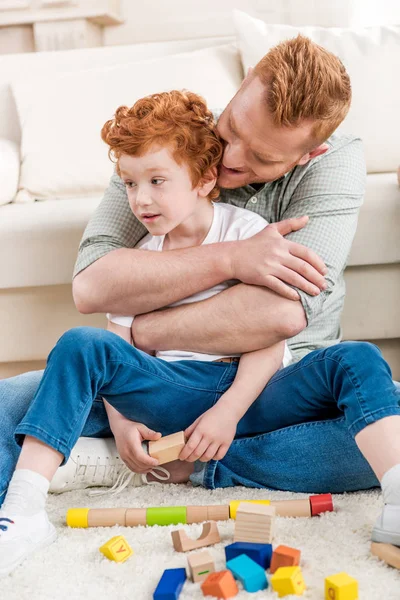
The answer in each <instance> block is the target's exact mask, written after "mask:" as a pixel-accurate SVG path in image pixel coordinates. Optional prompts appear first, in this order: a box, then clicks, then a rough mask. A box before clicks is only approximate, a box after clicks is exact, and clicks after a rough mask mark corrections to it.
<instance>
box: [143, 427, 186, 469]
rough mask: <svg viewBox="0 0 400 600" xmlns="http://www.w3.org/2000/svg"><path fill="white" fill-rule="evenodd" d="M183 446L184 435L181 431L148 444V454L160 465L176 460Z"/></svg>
mask: <svg viewBox="0 0 400 600" xmlns="http://www.w3.org/2000/svg"><path fill="white" fill-rule="evenodd" d="M184 445H185V434H184V433H183V431H178V433H173V434H171V435H166V436H165V437H162V438H160V439H159V440H156V441H155V442H149V454H150V456H151V457H152V458H156V459H157V460H158V462H159V464H160V465H163V464H165V463H168V462H171V461H172V460H177V459H178V457H179V455H180V453H181V450H182V448H183V447H184Z"/></svg>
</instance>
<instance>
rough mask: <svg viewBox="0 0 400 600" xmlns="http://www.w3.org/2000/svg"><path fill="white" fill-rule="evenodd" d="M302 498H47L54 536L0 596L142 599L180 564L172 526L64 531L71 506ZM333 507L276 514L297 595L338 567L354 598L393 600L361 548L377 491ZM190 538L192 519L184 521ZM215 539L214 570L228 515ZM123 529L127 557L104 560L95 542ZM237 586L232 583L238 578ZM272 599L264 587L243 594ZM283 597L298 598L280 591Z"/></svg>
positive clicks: (17, 599)
mask: <svg viewBox="0 0 400 600" xmlns="http://www.w3.org/2000/svg"><path fill="white" fill-rule="evenodd" d="M295 497H298V498H300V497H304V495H303V494H299V495H297V496H296V495H295V494H290V493H285V492H267V491H264V490H250V489H245V488H230V489H220V490H215V491H213V492H211V491H209V490H205V489H200V488H193V487H191V486H190V487H189V486H183V485H156V486H149V487H143V488H136V489H135V490H132V489H131V490H128V491H127V490H125V491H124V492H122V493H121V494H120V495H118V496H116V497H114V498H112V497H107V496H106V497H99V498H96V497H95V498H89V497H88V496H87V492H86V491H82V492H70V493H67V494H62V495H59V496H50V499H49V503H48V508H49V514H50V518H51V520H52V522H53V523H54V524H55V525H56V526H57V529H58V533H59V537H58V540H57V541H56V542H55V543H54V544H53V545H52V546H49V547H48V548H46V549H45V550H42V551H41V552H40V554H37V555H36V556H35V557H33V558H30V559H29V560H28V561H26V562H25V563H24V565H21V566H20V567H19V568H18V569H17V570H16V571H15V572H14V573H13V574H12V575H10V576H8V577H6V578H5V579H3V580H2V581H1V587H0V598H1V600H66V599H69V600H75V599H81V598H82V599H86V600H103V599H104V600H106V599H107V600H150V599H152V598H153V591H154V589H155V587H156V585H157V583H158V581H159V579H160V577H161V575H162V573H163V571H164V569H167V568H175V567H184V566H186V561H187V555H185V554H182V553H177V552H175V551H174V549H173V546H172V542H171V535H170V531H172V530H174V529H177V528H179V526H169V527H147V528H146V527H136V528H133V527H132V528H123V527H118V526H116V527H112V528H96V529H68V528H67V527H66V526H65V524H64V523H65V513H66V510H67V508H72V507H84V506H89V507H93V508H94V507H100V506H104V507H111V506H131V507H134V506H135V507H146V506H169V505H188V504H223V503H227V502H229V501H230V500H233V499H239V498H243V499H250V498H260V499H262V498H264V499H265V498H272V499H283V498H295ZM334 504H335V508H336V512H334V513H329V514H325V515H323V516H322V517H313V518H310V519H306V518H301V519H294V518H278V519H277V527H276V535H275V539H274V547H275V546H276V545H278V544H286V545H289V546H293V547H295V548H299V549H301V552H302V556H301V567H302V571H303V575H304V579H305V582H306V585H307V590H306V592H305V593H304V595H303V598H304V599H312V600H317V599H318V600H323V599H324V579H325V577H326V576H329V575H333V574H334V573H338V572H340V571H346V572H347V573H348V574H349V575H351V576H352V577H355V578H356V579H357V580H358V582H359V592H360V595H359V598H360V600H383V599H384V600H398V599H399V598H400V587H399V586H400V572H399V571H397V570H396V569H392V568H391V567H388V566H386V565H384V564H383V563H381V562H379V561H378V560H377V559H376V558H375V557H372V556H371V555H370V553H369V537H370V532H371V528H372V525H373V523H374V520H375V517H376V516H377V514H378V512H379V510H380V507H381V497H380V493H379V492H378V491H375V490H374V491H371V492H362V493H355V494H346V495H343V496H334ZM184 527H185V529H186V531H187V532H188V534H189V535H191V536H193V537H195V536H196V537H197V536H198V535H199V533H200V530H201V526H200V525H186V526H184ZM218 527H219V530H220V533H221V540H222V542H221V543H220V544H218V545H216V546H211V547H210V548H209V550H210V552H211V554H212V555H213V557H214V559H215V563H216V567H217V570H221V569H223V568H224V567H225V560H224V558H225V554H224V550H223V548H224V546H226V545H228V544H230V543H232V541H233V539H232V536H233V528H234V522H233V521H226V522H219V523H218ZM120 534H123V535H124V536H125V537H126V539H127V540H128V542H129V544H130V545H131V546H132V548H133V550H134V555H133V556H132V557H131V558H130V559H128V560H127V562H125V563H123V564H116V563H113V562H111V561H109V560H108V559H106V558H104V557H103V556H102V554H100V552H99V550H98V549H99V547H100V546H101V545H102V544H104V543H105V542H106V541H107V540H109V539H110V538H111V537H113V536H114V535H120ZM239 585H240V584H239ZM250 597H251V598H254V600H258V599H259V598H271V599H272V598H277V594H275V593H273V592H271V591H270V590H264V591H263V592H257V593H255V594H251V595H250V594H248V593H247V592H245V591H243V590H241V591H240V592H239V594H238V596H236V598H237V599H238V600H244V599H245V598H250ZM200 598H203V594H202V591H201V589H200V584H194V583H191V582H189V581H187V582H186V583H185V586H184V588H183V591H182V593H181V596H180V600H189V599H190V600H196V599H200ZM287 598H292V599H293V598H299V597H298V596H287Z"/></svg>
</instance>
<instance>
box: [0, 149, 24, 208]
mask: <svg viewBox="0 0 400 600" xmlns="http://www.w3.org/2000/svg"><path fill="white" fill-rule="evenodd" d="M19 166H20V160H19V148H18V146H17V144H15V143H14V142H11V141H10V140H4V139H0V181H1V186H0V206H1V205H2V204H8V203H9V202H12V200H13V198H14V196H15V194H16V193H17V189H18V179H19Z"/></svg>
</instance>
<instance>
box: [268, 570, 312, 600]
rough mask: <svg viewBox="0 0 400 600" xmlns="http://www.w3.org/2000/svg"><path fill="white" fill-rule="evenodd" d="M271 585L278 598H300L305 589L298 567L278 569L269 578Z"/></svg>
mask: <svg viewBox="0 0 400 600" xmlns="http://www.w3.org/2000/svg"><path fill="white" fill-rule="evenodd" d="M271 585H272V587H273V589H274V590H275V592H278V596H279V598H282V597H283V596H289V594H295V595H296V596H301V595H302V593H303V592H304V590H305V589H306V584H305V583H304V579H303V574H302V572H301V569H300V567H279V569H278V570H277V571H275V573H274V574H273V575H272V577H271Z"/></svg>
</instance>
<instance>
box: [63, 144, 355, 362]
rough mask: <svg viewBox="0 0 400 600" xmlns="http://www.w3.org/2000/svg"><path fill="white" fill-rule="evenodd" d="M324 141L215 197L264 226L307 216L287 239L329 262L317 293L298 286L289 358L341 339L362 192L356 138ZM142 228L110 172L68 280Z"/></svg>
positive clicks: (129, 242) (129, 243)
mask: <svg viewBox="0 0 400 600" xmlns="http://www.w3.org/2000/svg"><path fill="white" fill-rule="evenodd" d="M327 143H328V145H329V150H328V151H327V152H326V153H325V154H323V155H321V156H318V157H317V158H315V159H313V160H311V161H309V162H308V163H307V164H306V165H302V166H296V167H295V168H294V169H292V171H290V172H289V173H287V174H286V175H285V176H283V177H281V178H280V179H278V180H276V181H272V182H270V183H266V184H265V185H264V186H263V187H262V188H261V189H259V190H258V191H256V190H255V189H254V188H253V187H251V186H250V185H246V186H244V187H241V188H238V189H235V190H225V189H223V190H222V191H221V199H220V200H221V201H222V202H226V203H228V204H233V205H235V206H240V207H242V208H247V209H248V210H252V211H254V212H256V213H258V214H260V215H262V216H263V217H264V219H266V220H267V221H268V222H270V223H276V222H277V221H281V220H283V219H288V218H291V217H300V216H302V215H308V216H309V217H310V221H309V223H308V224H307V226H306V227H304V228H303V229H301V230H300V231H297V232H294V233H291V234H290V235H288V236H287V237H288V239H291V240H293V241H295V242H298V243H300V244H303V245H304V246H308V247H309V248H312V250H314V251H315V252H316V253H317V254H318V255H319V256H320V257H321V258H322V259H323V261H324V262H325V264H326V266H327V267H328V274H327V276H326V279H327V283H328V288H327V290H326V291H324V292H321V293H320V294H319V295H318V296H316V297H314V296H309V295H308V294H306V293H305V292H303V291H301V290H297V291H298V293H299V295H300V298H301V302H302V304H303V307H304V311H305V314H306V317H307V322H308V325H307V327H306V328H305V329H304V331H302V332H301V333H300V334H299V335H297V336H295V337H294V338H292V339H291V340H289V342H288V343H289V347H290V349H291V351H292V353H293V355H294V357H295V359H296V360H298V359H300V358H301V357H303V356H304V355H306V354H307V353H308V352H310V351H311V350H315V349H317V348H323V347H325V346H329V345H331V344H335V343H337V342H338V341H340V339H341V329H340V315H341V312H342V308H343V303H344V296H345V284H344V278H343V272H344V269H345V266H346V261H347V259H348V255H349V252H350V247H351V244H352V241H353V238H354V234H355V231H356V227H357V218H358V212H359V209H360V206H361V204H362V201H363V196H364V191H365V181H366V169H365V162H364V154H363V149H362V143H361V140H360V139H359V138H356V137H353V136H349V135H338V134H334V135H332V136H331V137H330V138H329V140H328V141H327ZM147 233H148V231H147V229H146V228H145V226H144V225H143V224H142V223H140V221H138V219H136V217H135V216H134V214H133V213H132V211H131V209H130V207H129V203H128V199H127V194H126V189H125V185H124V183H123V181H122V180H121V179H120V177H119V176H118V175H117V174H116V173H114V175H113V176H112V178H111V180H110V184H109V187H108V188H107V190H106V192H105V194H104V198H103V200H102V202H101V203H100V204H99V206H98V208H97V210H96V211H95V213H94V214H93V216H92V217H91V219H90V221H89V223H88V225H87V227H86V229H85V232H84V234H83V238H82V241H81V243H80V247H79V254H78V259H77V261H76V264H75V269H74V277H75V275H77V274H78V273H79V272H80V271H82V270H83V269H85V268H86V267H88V266H89V265H91V264H92V263H93V262H94V261H96V260H98V259H99V258H101V257H102V256H104V255H106V254H107V253H108V252H110V251H111V250H115V249H117V248H133V247H134V246H135V245H136V244H137V243H138V242H139V241H140V240H141V239H142V238H143V237H144V236H145V235H146V234H147Z"/></svg>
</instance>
